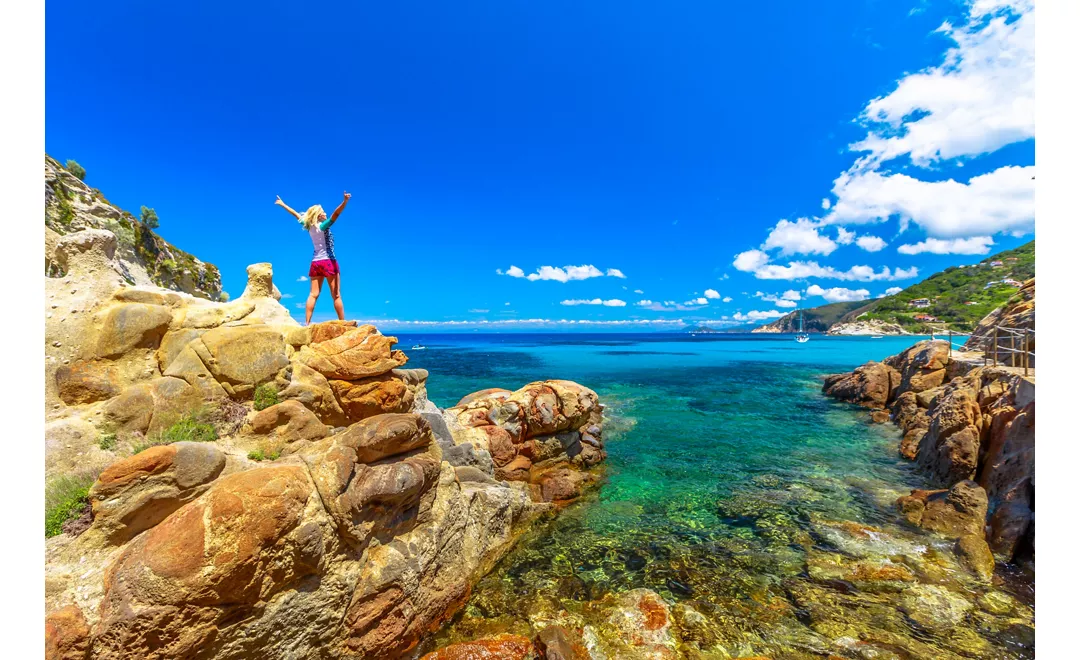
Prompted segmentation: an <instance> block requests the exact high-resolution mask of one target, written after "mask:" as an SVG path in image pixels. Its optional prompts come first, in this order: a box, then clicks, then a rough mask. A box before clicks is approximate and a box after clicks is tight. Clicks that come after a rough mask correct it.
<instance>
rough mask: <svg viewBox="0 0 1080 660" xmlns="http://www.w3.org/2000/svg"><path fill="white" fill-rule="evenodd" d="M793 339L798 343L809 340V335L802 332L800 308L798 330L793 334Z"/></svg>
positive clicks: (800, 311)
mask: <svg viewBox="0 0 1080 660" xmlns="http://www.w3.org/2000/svg"><path fill="white" fill-rule="evenodd" d="M795 341H797V342H799V343H800V344H805V343H806V342H808V341H810V335H808V334H806V333H805V332H803V324H802V310H801V309H800V310H799V332H798V333H797V334H796V335H795Z"/></svg>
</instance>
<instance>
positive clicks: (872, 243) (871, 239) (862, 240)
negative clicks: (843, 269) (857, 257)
mask: <svg viewBox="0 0 1080 660" xmlns="http://www.w3.org/2000/svg"><path fill="white" fill-rule="evenodd" d="M855 244H856V245H858V246H859V247H861V248H862V249H864V250H866V251H867V252H880V251H881V250H884V249H885V246H886V245H888V243H886V242H885V240H884V239H882V238H880V237H878V236H870V235H869V234H868V235H866V236H860V237H859V239H858V240H857V241H855Z"/></svg>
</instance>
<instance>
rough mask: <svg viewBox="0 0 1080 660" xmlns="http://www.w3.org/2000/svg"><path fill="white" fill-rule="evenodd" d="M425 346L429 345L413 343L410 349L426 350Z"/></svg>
mask: <svg viewBox="0 0 1080 660" xmlns="http://www.w3.org/2000/svg"><path fill="white" fill-rule="evenodd" d="M425 348H427V346H421V345H420V344H415V345H413V347H412V349H410V350H414V351H422V350H424V349H425Z"/></svg>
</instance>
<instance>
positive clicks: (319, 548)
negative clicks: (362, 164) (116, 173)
mask: <svg viewBox="0 0 1080 660" xmlns="http://www.w3.org/2000/svg"><path fill="white" fill-rule="evenodd" d="M55 250H56V254H57V255H59V257H60V258H61V259H62V260H63V263H64V265H65V268H64V269H63V275H62V276H60V277H47V278H46V317H47V322H46V341H47V344H46V377H47V380H48V382H49V386H48V388H47V392H46V396H47V414H46V438H45V440H46V476H47V482H48V481H55V480H58V479H63V478H67V477H69V476H70V475H72V474H84V473H85V472H86V471H87V470H91V471H92V474H93V483H92V486H91V487H90V490H89V504H90V506H89V507H88V508H87V509H86V511H85V512H84V513H83V514H82V516H81V518H80V519H79V521H78V524H75V522H76V521H67V522H65V523H64V529H65V533H62V534H59V535H57V536H53V537H52V538H50V539H48V541H47V544H46V565H45V584H46V603H47V610H46V657H48V658H65V659H71V658H177V657H192V658H194V657H215V658H240V657H245V658H246V657H254V656H258V657H267V658H269V657H278V658H309V657H310V658H314V657H343V658H348V657H355V658H374V657H378V658H393V657H401V656H404V655H406V654H407V653H409V651H410V649H413V648H414V647H415V646H416V645H417V643H418V642H419V641H420V640H421V639H423V638H424V636H425V635H427V634H429V632H430V631H432V630H434V629H436V628H437V627H438V626H439V625H440V623H441V622H443V621H446V620H447V619H448V618H449V617H450V616H452V615H453V614H454V612H456V611H457V610H458V609H459V608H460V607H461V605H462V604H463V603H464V602H465V600H466V599H467V598H468V596H469V593H470V591H471V589H472V587H473V585H474V584H475V583H476V581H477V580H479V579H480V578H481V577H482V576H483V575H484V574H485V573H487V572H488V571H489V570H490V569H491V568H492V566H493V565H494V564H495V563H496V562H497V561H498V560H499V559H500V558H501V557H502V556H503V555H505V554H506V552H507V551H509V550H510V548H511V547H512V546H513V545H514V543H515V542H516V540H517V539H518V537H519V536H520V535H521V534H522V533H523V532H524V531H525V530H527V529H528V527H529V525H530V524H531V523H532V522H534V521H536V520H539V519H541V518H544V517H547V516H551V515H554V514H555V513H556V512H557V510H558V509H559V508H560V507H561V506H564V505H565V504H567V503H570V502H572V501H574V500H575V499H577V498H578V497H579V496H580V495H581V494H582V492H583V491H584V490H586V489H588V488H589V487H590V486H591V485H592V484H594V483H596V481H597V477H598V475H597V473H596V470H595V469H594V468H596V466H597V465H598V464H599V463H600V462H601V461H603V459H604V458H605V456H606V453H605V451H604V446H603V419H602V406H601V404H600V402H599V400H598V398H597V395H596V394H595V393H594V392H593V391H592V390H590V389H588V388H586V387H584V386H581V385H578V384H577V383H573V382H569V381H559V380H550V381H543V382H536V383H530V384H527V385H525V386H524V387H522V388H520V389H518V390H516V391H513V392H510V391H507V390H484V391H481V392H477V393H475V394H472V395H469V396H467V397H465V398H464V399H462V400H461V401H460V402H459V403H458V404H457V405H456V406H454V407H452V408H448V409H446V410H440V409H438V408H436V407H435V406H434V405H433V404H432V403H431V402H430V401H428V399H427V395H426V388H425V383H426V380H427V377H428V374H427V372H426V371H424V370H421V369H406V368H404V367H405V365H406V363H407V360H408V358H407V356H406V355H405V354H404V353H402V352H401V351H399V350H395V349H394V348H393V347H394V344H395V342H396V339H395V338H393V337H388V336H385V335H382V334H380V333H379V332H378V330H377V329H376V328H374V327H373V326H370V325H368V326H357V324H356V323H355V322H328V323H321V324H315V325H313V326H310V327H301V326H299V325H298V324H297V323H296V322H295V321H293V320H292V319H291V318H290V317H289V315H288V313H287V311H286V310H285V309H284V308H283V307H282V306H281V305H280V304H279V302H278V298H279V297H280V294H278V293H277V289H276V287H274V285H273V274H272V269H271V268H270V265H269V264H256V265H253V266H251V267H249V268H248V287H247V289H246V291H245V293H244V295H243V296H241V297H240V298H239V299H237V300H236V301H233V302H230V303H217V302H211V301H208V300H204V299H200V298H196V297H193V296H191V295H188V294H184V293H181V292H176V291H171V290H167V289H162V288H158V287H155V286H129V285H128V284H127V282H126V281H125V278H124V276H123V272H124V269H123V267H122V266H121V265H120V264H119V263H118V262H117V259H116V239H115V236H113V235H112V234H111V233H110V232H107V231H104V230H100V229H90V230H84V231H80V232H74V233H72V234H69V235H65V236H63V237H61V238H60V239H59V240H58V241H57V245H56V246H55ZM50 315H51V316H52V318H51V319H50V318H49V317H50ZM267 398H269V400H266V399H267ZM257 402H261V403H258V404H257ZM193 430H194V431H195V433H192V431H193ZM177 438H179V440H177Z"/></svg>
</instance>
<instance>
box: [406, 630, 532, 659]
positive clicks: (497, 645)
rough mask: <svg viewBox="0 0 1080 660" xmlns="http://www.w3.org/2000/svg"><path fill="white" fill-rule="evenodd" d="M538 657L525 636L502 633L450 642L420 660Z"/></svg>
mask: <svg viewBox="0 0 1080 660" xmlns="http://www.w3.org/2000/svg"><path fill="white" fill-rule="evenodd" d="M538 657H539V656H538V655H537V653H536V648H535V647H534V646H533V643H532V642H531V641H529V639H528V638H527V637H522V636H521V635H508V634H504V635H498V636H496V637H488V638H485V639H477V640H474V641H471V642H461V643H460V644H451V645H450V646H446V647H444V648H441V649H439V650H438V651H433V652H431V653H428V654H427V655H425V656H424V657H423V658H421V660H535V659H536V658H538Z"/></svg>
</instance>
